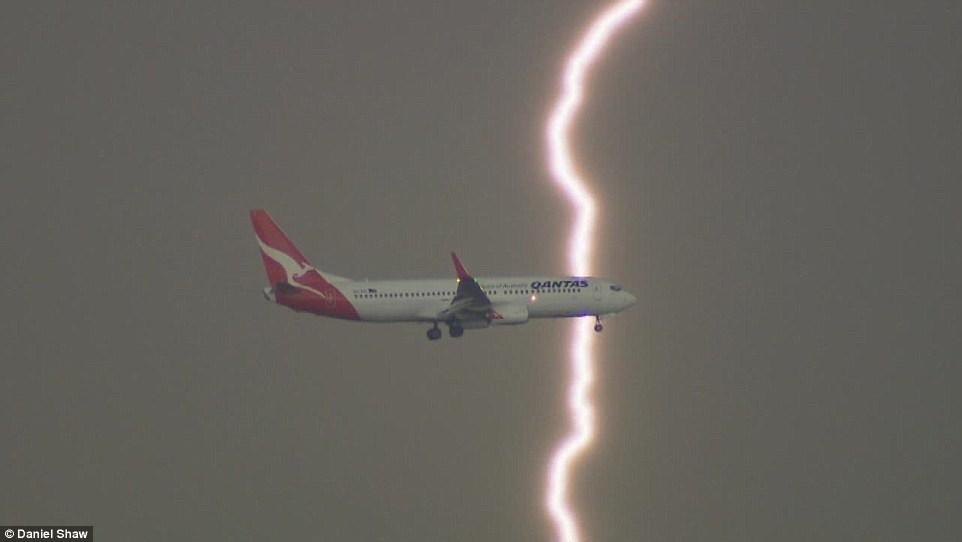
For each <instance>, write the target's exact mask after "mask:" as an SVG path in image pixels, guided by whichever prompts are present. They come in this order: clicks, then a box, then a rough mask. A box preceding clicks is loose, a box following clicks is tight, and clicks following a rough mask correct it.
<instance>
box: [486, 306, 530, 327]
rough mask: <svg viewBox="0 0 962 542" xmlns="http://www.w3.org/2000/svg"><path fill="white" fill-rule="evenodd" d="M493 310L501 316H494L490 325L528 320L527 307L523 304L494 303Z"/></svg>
mask: <svg viewBox="0 0 962 542" xmlns="http://www.w3.org/2000/svg"><path fill="white" fill-rule="evenodd" d="M494 312H496V313H498V314H499V315H501V318H498V317H497V316H495V317H494V318H492V319H491V325H494V326H505V325H517V324H523V323H525V322H527V321H528V307H526V306H524V305H515V304H505V305H495V306H494Z"/></svg>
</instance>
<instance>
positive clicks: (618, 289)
mask: <svg viewBox="0 0 962 542" xmlns="http://www.w3.org/2000/svg"><path fill="white" fill-rule="evenodd" d="M609 288H611V290H612V291H613V292H620V291H621V286H618V285H617V284H612V285H611V286H609Z"/></svg>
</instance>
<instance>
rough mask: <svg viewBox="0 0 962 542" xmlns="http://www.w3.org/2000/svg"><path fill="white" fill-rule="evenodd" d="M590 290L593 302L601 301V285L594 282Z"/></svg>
mask: <svg viewBox="0 0 962 542" xmlns="http://www.w3.org/2000/svg"><path fill="white" fill-rule="evenodd" d="M591 290H592V291H593V292H594V296H595V301H601V285H600V284H598V283H597V282H596V283H595V285H594V286H593V287H592V288H591Z"/></svg>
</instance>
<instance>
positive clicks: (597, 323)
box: [595, 316, 604, 333]
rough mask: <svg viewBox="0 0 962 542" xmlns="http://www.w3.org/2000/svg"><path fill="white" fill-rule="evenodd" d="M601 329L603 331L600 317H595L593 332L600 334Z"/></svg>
mask: <svg viewBox="0 0 962 542" xmlns="http://www.w3.org/2000/svg"><path fill="white" fill-rule="evenodd" d="M602 329H604V326H602V325H601V317H600V316H595V331H597V332H598V333H601V330H602Z"/></svg>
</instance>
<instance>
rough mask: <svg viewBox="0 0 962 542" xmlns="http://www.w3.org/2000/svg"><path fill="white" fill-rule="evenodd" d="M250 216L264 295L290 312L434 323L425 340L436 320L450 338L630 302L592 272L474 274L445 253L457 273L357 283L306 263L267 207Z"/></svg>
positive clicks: (605, 310)
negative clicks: (580, 274)
mask: <svg viewBox="0 0 962 542" xmlns="http://www.w3.org/2000/svg"><path fill="white" fill-rule="evenodd" d="M251 222H252V223H253V225H254V233H255V234H256V235H257V243H258V244H259V245H260V248H261V258H262V259H263V260H264V267H265V268H266V269H267V279H268V281H269V282H270V286H268V287H267V288H264V297H266V298H267V300H268V301H272V302H274V303H277V304H279V305H284V306H285V307H288V308H290V309H293V310H295V311H297V312H310V313H313V314H317V315H320V316H330V317H332V318H341V319H344V320H360V321H364V322H424V323H428V324H433V327H431V328H430V329H428V333H427V335H428V339H430V340H432V341H434V340H437V339H440V338H441V330H440V329H439V328H438V324H439V323H444V324H445V325H447V326H448V333H449V334H450V335H451V336H452V337H460V336H462V335H464V330H465V329H480V328H486V327H488V326H492V325H506V324H507V325H510V324H523V323H525V322H527V321H528V319H529V318H567V317H579V316H594V317H595V331H601V329H602V327H601V318H602V317H603V316H609V315H613V314H615V313H617V312H620V311H623V310H625V309H627V308H628V307H630V306H631V305H632V304H634V302H635V296H633V295H631V293H629V292H628V291H627V290H625V289H623V288H622V287H621V286H618V285H617V284H613V283H611V282H608V281H604V280H601V279H597V278H594V277H542V276H531V277H489V278H474V277H472V276H471V275H470V274H468V272H467V270H466V269H465V268H464V266H463V265H462V264H461V261H460V260H458V257H457V255H456V254H455V253H454V252H452V253H451V259H452V260H453V262H454V270H455V271H456V272H457V279H456V280H452V279H426V280H383V281H357V280H351V279H346V278H344V277H338V276H335V275H331V274H330V273H325V272H323V271H321V270H319V269H317V268H315V267H313V266H312V265H311V264H310V263H308V261H307V260H306V259H305V258H304V256H303V255H302V254H301V252H300V251H299V250H297V247H295V246H294V243H292V242H291V241H290V239H288V238H287V236H286V235H284V232H283V231H281V229H280V228H279V227H278V226H277V224H276V223H275V222H274V220H273V219H272V218H271V216H270V215H269V214H267V211H264V210H262V209H254V210H252V211H251Z"/></svg>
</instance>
